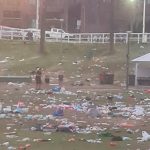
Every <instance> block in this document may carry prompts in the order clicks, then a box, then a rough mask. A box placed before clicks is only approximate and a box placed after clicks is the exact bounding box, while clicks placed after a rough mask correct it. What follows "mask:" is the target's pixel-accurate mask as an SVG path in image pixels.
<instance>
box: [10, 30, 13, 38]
mask: <svg viewBox="0 0 150 150" xmlns="http://www.w3.org/2000/svg"><path fill="white" fill-rule="evenodd" d="M10 33H11V37H10V39H11V40H13V31H12V32H10Z"/></svg>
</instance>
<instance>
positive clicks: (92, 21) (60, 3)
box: [0, 0, 150, 32]
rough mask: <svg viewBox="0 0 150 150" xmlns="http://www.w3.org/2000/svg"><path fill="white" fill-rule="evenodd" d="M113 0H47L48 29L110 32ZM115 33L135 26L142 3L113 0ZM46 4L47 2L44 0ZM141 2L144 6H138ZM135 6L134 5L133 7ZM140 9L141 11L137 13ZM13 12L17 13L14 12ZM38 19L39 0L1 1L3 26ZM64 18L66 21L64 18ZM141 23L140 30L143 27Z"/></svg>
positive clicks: (28, 24) (148, 15) (27, 23)
mask: <svg viewBox="0 0 150 150" xmlns="http://www.w3.org/2000/svg"><path fill="white" fill-rule="evenodd" d="M110 1H111V0H45V2H46V9H45V11H46V23H45V26H46V28H47V29H49V28H51V27H57V28H63V29H64V30H65V31H66V32H110V29H111V28H110V26H111V24H110V16H111V12H110V4H111V3H110ZM113 1H114V3H115V6H114V32H126V31H127V30H132V29H133V23H134V18H135V17H137V16H138V17H139V18H140V19H139V20H141V17H142V2H141V0H136V6H134V5H131V4H129V1H125V0H113ZM41 2H42V3H43V1H41ZM42 3H41V4H42ZM138 5H140V6H138ZM133 6H134V7H133ZM149 8H150V5H149V4H147V6H146V18H147V19H148V18H150V11H149V10H150V9H149ZM7 11H9V12H14V13H18V15H19V17H17V18H15V17H13V16H11V17H8V16H7V15H8V14H9V13H8V14H7ZM136 11H138V12H139V14H140V15H141V16H140V15H137V16H134V13H135V12H136ZM10 14H11V15H12V14H13V13H10ZM35 19H36V0H0V25H6V26H12V27H20V28H27V27H31V26H33V24H34V23H35ZM60 19H61V20H62V19H63V22H61V21H60ZM149 24H150V21H149V22H148V21H147V22H146V31H149V30H150V27H149V26H150V25H149ZM141 27H142V22H141V26H140V27H139V29H138V30H141Z"/></svg>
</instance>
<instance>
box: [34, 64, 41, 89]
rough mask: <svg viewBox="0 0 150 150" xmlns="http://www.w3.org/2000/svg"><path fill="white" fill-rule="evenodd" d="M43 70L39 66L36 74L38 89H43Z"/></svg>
mask: <svg viewBox="0 0 150 150" xmlns="http://www.w3.org/2000/svg"><path fill="white" fill-rule="evenodd" d="M41 78H42V70H41V68H39V67H37V69H36V75H35V81H36V89H37V90H40V89H41V84H42V79H41Z"/></svg>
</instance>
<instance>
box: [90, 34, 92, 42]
mask: <svg viewBox="0 0 150 150" xmlns="http://www.w3.org/2000/svg"><path fill="white" fill-rule="evenodd" d="M90 37H91V40H90V41H91V43H93V35H92V33H91V36H90Z"/></svg>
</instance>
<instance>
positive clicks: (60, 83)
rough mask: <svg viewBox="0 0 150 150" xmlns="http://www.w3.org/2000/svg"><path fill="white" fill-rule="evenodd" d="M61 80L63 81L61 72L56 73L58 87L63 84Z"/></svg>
mask: <svg viewBox="0 0 150 150" xmlns="http://www.w3.org/2000/svg"><path fill="white" fill-rule="evenodd" d="M63 81H64V75H63V74H59V75H58V84H59V86H60V87H62V86H63Z"/></svg>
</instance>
